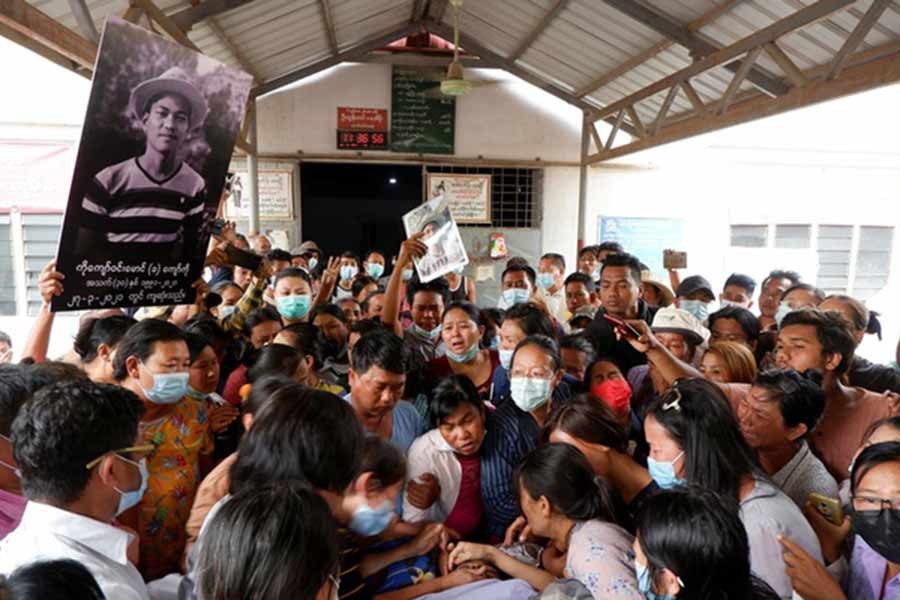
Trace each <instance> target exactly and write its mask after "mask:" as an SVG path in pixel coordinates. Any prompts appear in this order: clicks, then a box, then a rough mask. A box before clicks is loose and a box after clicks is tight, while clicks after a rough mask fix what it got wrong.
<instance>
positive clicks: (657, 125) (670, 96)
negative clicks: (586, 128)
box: [620, 82, 681, 135]
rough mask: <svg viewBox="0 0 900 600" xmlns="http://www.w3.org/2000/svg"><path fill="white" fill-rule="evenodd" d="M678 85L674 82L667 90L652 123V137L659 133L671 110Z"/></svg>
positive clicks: (679, 83) (678, 83)
mask: <svg viewBox="0 0 900 600" xmlns="http://www.w3.org/2000/svg"><path fill="white" fill-rule="evenodd" d="M680 85H681V82H676V83H674V84H673V85H672V87H671V88H669V92H668V93H667V94H666V99H665V100H663V103H662V106H660V107H659V114H658V115H656V121H654V122H653V135H656V134H657V133H659V130H660V129H661V128H662V125H663V123H664V122H665V121H666V115H668V114H669V109H670V108H672V103H673V102H674V101H675V96H677V95H678V88H679V87H680ZM623 108H624V107H623ZM620 114H621V113H620Z"/></svg>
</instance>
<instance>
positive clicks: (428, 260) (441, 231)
mask: <svg viewBox="0 0 900 600" xmlns="http://www.w3.org/2000/svg"><path fill="white" fill-rule="evenodd" d="M403 226H404V227H405V228H406V236H407V237H411V236H413V235H415V234H417V233H419V232H424V234H425V235H424V237H423V238H422V242H423V243H424V244H425V245H426V246H428V253H427V254H425V256H423V257H422V258H417V259H415V260H414V261H413V262H414V263H415V265H416V271H418V273H419V279H420V280H421V281H422V282H428V281H431V280H433V279H437V278H438V277H440V276H441V275H444V274H445V273H449V272H450V271H454V270H456V269H459V268H460V267H464V266H466V265H467V264H469V257H468V255H467V254H466V248H465V246H463V241H462V236H460V235H459V228H458V227H457V226H456V222H455V221H454V220H453V217H452V216H451V215H450V207H449V206H447V200H446V198H445V197H444V196H438V197H436V198H434V199H433V200H430V201H429V202H426V203H425V204H423V205H422V206H419V207H417V208H414V209H413V210H411V211H409V212H408V213H406V214H405V215H403Z"/></svg>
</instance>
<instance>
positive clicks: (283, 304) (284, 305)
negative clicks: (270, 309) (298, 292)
mask: <svg viewBox="0 0 900 600" xmlns="http://www.w3.org/2000/svg"><path fill="white" fill-rule="evenodd" d="M276 302H277V304H278V314H280V315H281V316H282V317H284V318H285V319H290V320H292V321H296V320H298V319H302V318H304V317H306V315H308V314H309V304H310V302H311V297H310V296H309V295H307V294H304V295H303V296H281V297H279V298H278V299H277V301H276Z"/></svg>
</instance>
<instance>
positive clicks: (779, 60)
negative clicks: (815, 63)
mask: <svg viewBox="0 0 900 600" xmlns="http://www.w3.org/2000/svg"><path fill="white" fill-rule="evenodd" d="M763 49H765V51H766V54H768V55H769V58H771V59H772V60H773V61H775V64H777V65H778V68H780V69H781V70H782V71H784V74H785V75H787V77H788V79H790V80H791V83H793V84H794V85H796V86H798V87H803V86H804V85H806V84H807V83H809V79H808V78H807V77H806V76H805V75H804V74H803V71H801V70H800V67H798V66H797V65H796V64H795V63H794V61H792V60H791V57H790V56H788V55H787V54H786V53H785V52H784V50H782V49H781V46H779V45H778V44H777V43H776V42H769V43H768V44H766V45H764V46H763Z"/></svg>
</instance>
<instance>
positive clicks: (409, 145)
mask: <svg viewBox="0 0 900 600" xmlns="http://www.w3.org/2000/svg"><path fill="white" fill-rule="evenodd" d="M440 80H441V74H440V72H439V71H435V70H434V69H419V68H415V67H402V66H396V65H395V66H394V73H393V79H392V81H391V150H393V151H394V152H412V153H418V154H453V143H454V137H455V133H456V98H454V97H452V96H442V95H440ZM426 92H428V94H426Z"/></svg>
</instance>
